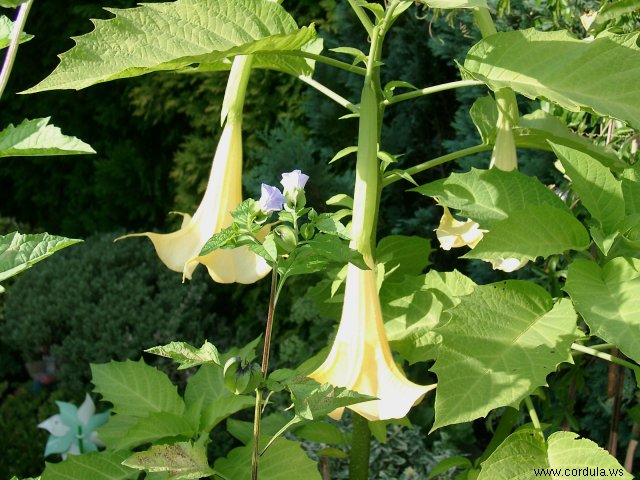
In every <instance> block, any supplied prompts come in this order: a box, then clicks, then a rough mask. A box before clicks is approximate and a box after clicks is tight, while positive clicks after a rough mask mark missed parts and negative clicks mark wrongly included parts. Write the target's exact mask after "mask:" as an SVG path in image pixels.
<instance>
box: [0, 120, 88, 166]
mask: <svg viewBox="0 0 640 480" xmlns="http://www.w3.org/2000/svg"><path fill="white" fill-rule="evenodd" d="M50 118H51V117H46V118H36V119H35V120H23V122H22V123H21V124H20V125H18V126H17V127H14V126H13V125H12V124H9V126H8V127H7V128H5V129H4V130H2V131H0V158H2V157H25V156H27V157H30V156H36V155H79V154H84V153H96V152H95V150H94V149H93V148H91V147H90V146H89V145H87V144H86V143H84V142H83V141H82V140H78V139H77V138H76V137H69V136H67V135H63V134H62V132H61V131H60V129H59V128H58V127H55V126H53V125H49V120H50Z"/></svg>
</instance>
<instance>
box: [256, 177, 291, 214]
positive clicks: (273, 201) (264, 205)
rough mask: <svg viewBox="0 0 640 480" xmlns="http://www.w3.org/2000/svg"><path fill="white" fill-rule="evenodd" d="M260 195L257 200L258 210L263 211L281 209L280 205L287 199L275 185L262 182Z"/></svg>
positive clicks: (268, 211)
mask: <svg viewBox="0 0 640 480" xmlns="http://www.w3.org/2000/svg"><path fill="white" fill-rule="evenodd" d="M261 189H262V195H261V197H260V200H259V201H258V205H259V206H260V210H262V211H263V212H264V213H272V212H278V211H280V210H282V206H283V205H284V203H285V202H286V201H287V199H286V198H284V195H282V192H281V191H280V190H278V188H277V187H272V186H271V185H267V184H265V183H263V184H262V187H261Z"/></svg>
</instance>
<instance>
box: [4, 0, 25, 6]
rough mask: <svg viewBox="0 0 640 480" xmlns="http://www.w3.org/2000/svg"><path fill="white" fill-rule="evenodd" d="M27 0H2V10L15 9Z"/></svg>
mask: <svg viewBox="0 0 640 480" xmlns="http://www.w3.org/2000/svg"><path fill="white" fill-rule="evenodd" d="M25 1H26V0H0V7H2V8H15V7H17V6H19V5H20V4H21V3H24V2H25Z"/></svg>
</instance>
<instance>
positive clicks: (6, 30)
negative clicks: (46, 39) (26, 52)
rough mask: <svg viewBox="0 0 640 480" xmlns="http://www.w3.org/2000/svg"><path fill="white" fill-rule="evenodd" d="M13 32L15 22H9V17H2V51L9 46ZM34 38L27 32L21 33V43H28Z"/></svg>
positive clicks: (0, 47) (0, 38)
mask: <svg viewBox="0 0 640 480" xmlns="http://www.w3.org/2000/svg"><path fill="white" fill-rule="evenodd" d="M0 5H1V4H0ZM3 6H5V5H3ZM5 7H6V6H5ZM11 30H13V22H12V21H11V20H9V18H8V17H5V16H4V15H0V50H2V49H3V48H6V47H7V46H8V45H9V42H10V40H11ZM32 38H33V35H29V34H28V33H25V32H20V43H24V42H28V41H29V40H31V39H32Z"/></svg>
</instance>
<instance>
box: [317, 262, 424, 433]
mask: <svg viewBox="0 0 640 480" xmlns="http://www.w3.org/2000/svg"><path fill="white" fill-rule="evenodd" d="M309 377H310V378H312V379H314V380H316V381H317V382H320V383H330V384H332V385H335V386H337V387H346V388H348V389H350V390H353V391H356V392H358V393H362V394H365V395H371V396H374V397H377V398H378V400H372V401H369V402H363V403H359V404H355V405H351V406H349V407H347V408H350V409H351V410H353V411H355V412H356V413H358V414H360V415H362V416H363V417H365V418H366V419H368V420H388V419H392V418H402V417H404V416H405V415H406V414H407V413H408V412H409V410H410V409H411V407H412V406H413V405H415V404H417V403H419V402H420V401H421V400H422V398H423V397H424V395H425V394H426V393H427V392H429V391H430V390H432V389H434V388H435V385H427V386H422V385H417V384H415V383H413V382H411V381H409V380H408V379H407V378H406V377H405V376H404V374H403V373H402V372H401V371H400V369H399V368H398V367H397V366H396V364H395V362H394V361H393V357H392V355H391V349H390V347H389V342H388V340H387V337H386V334H385V332H384V325H383V322H382V311H381V309H380V299H379V297H378V289H377V285H376V274H375V271H374V270H360V269H359V268H358V267H356V266H354V265H351V264H350V265H349V266H348V270H347V280H346V290H345V300H344V305H343V310H342V319H341V320H340V326H339V327H338V332H337V334H336V338H335V340H334V343H333V347H332V348H331V351H330V352H329V355H328V356H327V359H326V360H325V361H324V363H323V364H322V365H321V366H320V367H319V368H318V369H317V370H315V371H314V372H313V373H311V374H310V375H309ZM342 412H343V409H337V410H335V411H334V412H333V413H332V414H331V416H332V417H333V418H340V417H341V416H342Z"/></svg>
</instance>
